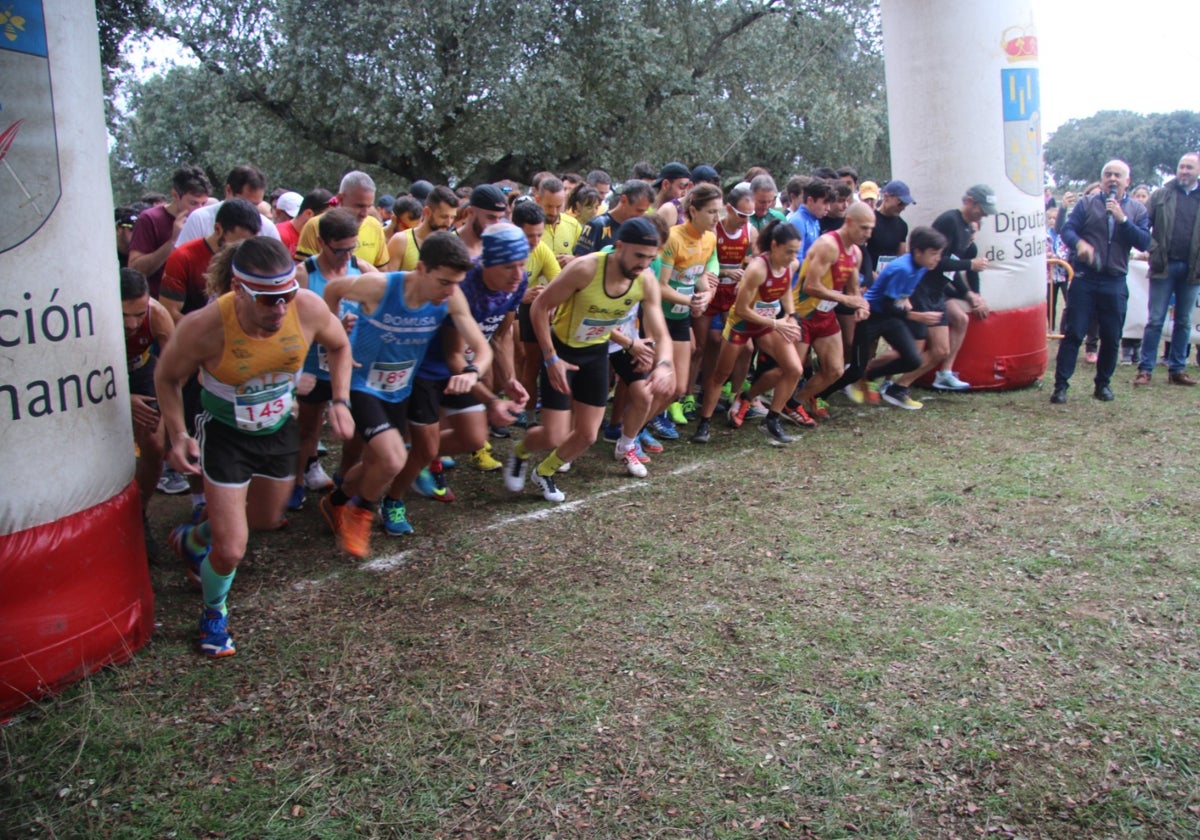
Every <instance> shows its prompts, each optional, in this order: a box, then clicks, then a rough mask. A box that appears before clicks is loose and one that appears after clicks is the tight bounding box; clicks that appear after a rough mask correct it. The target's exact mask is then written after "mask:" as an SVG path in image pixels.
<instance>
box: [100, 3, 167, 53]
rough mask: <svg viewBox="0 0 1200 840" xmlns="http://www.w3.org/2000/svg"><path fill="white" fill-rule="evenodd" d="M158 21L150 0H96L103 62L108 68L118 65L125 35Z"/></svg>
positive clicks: (148, 26)
mask: <svg viewBox="0 0 1200 840" xmlns="http://www.w3.org/2000/svg"><path fill="white" fill-rule="evenodd" d="M156 22H157V16H156V14H155V11H154V8H153V6H151V4H150V0H96V26H97V29H98V30H99V32H98V34H99V36H100V63H101V64H103V65H104V67H105V69H106V70H111V69H114V68H116V67H117V66H119V65H120V63H121V45H122V44H123V43H124V42H125V39H126V38H129V37H132V36H136V35H140V34H142V33H144V32H147V31H149V30H150V29H152V28H153V27H154V25H155V23H156Z"/></svg>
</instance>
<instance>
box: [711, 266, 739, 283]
mask: <svg viewBox="0 0 1200 840" xmlns="http://www.w3.org/2000/svg"><path fill="white" fill-rule="evenodd" d="M739 268H741V266H740V265H723V266H721V274H720V276H719V277H717V282H718V283H720V284H721V285H722V286H736V285H737V279H736V278H734V277H730V276H729V275H728V274H727V273H726V272H729V271H737V270H738V269H739Z"/></svg>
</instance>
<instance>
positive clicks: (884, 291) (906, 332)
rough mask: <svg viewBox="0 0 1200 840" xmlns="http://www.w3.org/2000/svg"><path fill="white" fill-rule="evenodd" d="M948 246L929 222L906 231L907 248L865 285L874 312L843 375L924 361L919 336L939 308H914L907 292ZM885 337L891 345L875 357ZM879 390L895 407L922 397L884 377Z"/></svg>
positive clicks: (910, 405) (914, 404)
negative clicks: (930, 309)
mask: <svg viewBox="0 0 1200 840" xmlns="http://www.w3.org/2000/svg"><path fill="white" fill-rule="evenodd" d="M945 247H946V237H944V236H942V235H941V234H940V233H938V232H937V231H936V230H934V229H933V228H931V227H924V226H921V227H916V228H913V231H912V233H911V234H909V237H908V250H907V252H906V253H905V254H904V255H903V256H901V257H898V258H897V259H894V260H892V261H891V262H889V263H888V264H887V265H886V266H885V267H884V269H883V271H881V272H880V273H879V276H878V277H876V278H875V282H874V283H872V284H871V288H869V289H867V293H866V299H867V303H868V304H869V305H870V307H871V315H870V317H869V318H867V320H865V321H862V322H860V323H859V324H858V328H857V330H856V331H855V336H854V356H855V358H854V362H853V364H852V365H851V366H850V370H848V371H846V374H845V377H844V378H845V379H846V380H847V381H855V380H857V379H858V378H859V375H860V372H861V373H862V376H863V377H864V378H865V379H867V380H868V381H871V380H874V379H879V378H881V377H889V376H896V375H899V374H903V373H906V372H908V371H912V370H916V369H917V368H918V367H920V366H921V361H922V355H921V348H920V347H919V346H918V345H917V341H916V338H915V336H921V337H922V339H923V337H924V331H923V330H922V329H921V328H922V327H928V326H931V325H936V324H937V323H938V321H940V320H941V318H942V313H940V312H917V311H914V310H913V306H912V303H911V301H910V300H909V296H910V295H912V294H913V292H914V291H915V290H916V289H917V287H918V285H919V284H920V282H921V280H922V279H923V278H924V277H925V276H926V275H927V274H928V273H929V272H930V271H931V270H933V269H935V268H937V265H938V261H939V260H941V258H942V249H943V248H945ZM880 338H882V339H883V340H885V341H886V342H887V343H888V346H889V347H890V348H892V349H891V350H889V351H887V352H886V353H883V354H882V355H880V356H879V357H878V358H876V359H871V358H870V354H871V353H872V352H873V348H874V346H875V343H876V342H877V341H878V340H879V339H880ZM879 393H880V396H882V397H883V399H884V400H885V401H886V402H888V403H889V404H891V405H894V406H896V407H897V408H907V409H917V408H921V403H920V402H918V401H917V400H914V399H913V398H912V397H910V396H909V393H908V388H906V387H903V386H900V385H896V384H894V383H891V382H885V383H884V385H883V386H882V387H881V388H880V389H879Z"/></svg>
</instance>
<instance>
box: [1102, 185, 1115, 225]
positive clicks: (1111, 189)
mask: <svg viewBox="0 0 1200 840" xmlns="http://www.w3.org/2000/svg"><path fill="white" fill-rule="evenodd" d="M1108 199H1109V201H1116V200H1117V185H1116V184H1113V185H1112V186H1111V187H1109V188H1108ZM1105 212H1106V213H1108V217H1109V218H1110V219H1111V218H1112V211H1111V210H1106V211H1105Z"/></svg>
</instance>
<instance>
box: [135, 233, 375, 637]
mask: <svg viewBox="0 0 1200 840" xmlns="http://www.w3.org/2000/svg"><path fill="white" fill-rule="evenodd" d="M211 273H212V275H213V279H214V283H215V284H217V285H223V286H231V291H230V292H228V293H226V294H224V295H222V296H220V297H219V298H218V299H217V301H216V302H215V303H214V304H213V305H212V306H205V307H204V308H202V309H200V310H198V311H196V312H194V313H192V314H191V315H188V316H186V317H185V318H184V319H183V320H182V321H180V322H179V326H178V329H177V331H176V334H175V338H174V340H172V341H171V342H170V343H169V344H168V345H167V348H166V351H165V352H164V353H163V355H162V358H161V359H160V360H159V364H158V369H157V370H156V371H155V377H154V381H155V386H156V389H157V392H158V401H159V404H160V405H161V407H162V416H163V422H164V424H165V426H166V430H167V433H168V435H169V437H170V439H171V449H170V451H169V453H168V456H167V457H168V459H169V460H170V462H171V463H172V465H173V466H174V467H175V469H177V470H179V471H180V472H182V473H184V474H193V475H194V474H197V473H201V474H203V476H204V490H205V495H206V497H207V500H208V518H207V519H206V520H205V521H203V522H201V523H199V524H197V525H192V524H185V525H181V526H179V527H178V528H176V529H175V530H174V531H173V532H172V534H171V543H172V545H173V546H174V548H175V550H176V551H177V552H178V553H179V555H180V557H182V558H183V559H184V561H185V563H186V564H187V574H188V577H189V579H190V580H192V582H193V583H199V585H200V587H201V590H202V591H203V597H204V606H203V610H202V612H201V615H200V651H201V652H202V653H203V654H204V655H206V656H209V657H222V656H232V655H233V654H234V653H236V649H235V647H234V644H233V639H232V638H230V636H229V632H228V610H227V607H226V598H227V596H228V594H229V590H230V587H231V586H232V585H233V578H234V575H235V573H236V572H237V567H238V564H239V563H240V562H241V560H242V558H243V557H244V556H245V553H246V541H247V538H248V532H249V529H250V528H254V529H255V530H268V531H269V530H276V529H278V528H279V527H280V524H281V522H282V521H283V511H284V507H285V506H286V505H287V500H288V496H289V495H290V494H291V491H292V484H293V479H294V470H295V464H296V452H297V450H298V449H299V436H298V434H297V429H296V421H295V420H294V419H293V417H292V400H293V391H294V387H295V378H296V374H297V373H298V372H299V371H300V367H301V365H302V363H303V361H304V354H305V352H306V351H307V349H308V345H309V344H311V343H312V342H313V341H314V340H315V341H320V342H321V343H322V344H324V345H325V347H326V350H327V351H328V353H329V370H330V375H331V377H332V381H333V385H332V391H333V397H334V400H333V410H332V411H331V412H330V425H331V426H332V427H333V432H334V434H335V435H336V436H337V437H338V438H341V439H345V438H348V437H350V435H352V434H353V433H354V421H353V420H352V419H351V417H350V413H349V408H348V403H347V397H348V396H349V388H350V366H351V359H350V345H349V343H348V342H347V340H346V332H345V330H343V329H342V325H341V324H340V323H339V322H338V320H337V318H335V317H334V316H333V315H331V314H330V312H329V310H328V308H326V306H325V304H324V303H323V302H322V301H321V299H320V298H319V297H317V296H316V295H315V294H313V293H312V292H309V291H306V290H303V289H301V288H300V287H299V285H297V283H296V267H295V264H294V263H293V262H292V257H291V254H289V253H288V250H287V248H286V246H284V245H283V243H281V242H280V241H279V240H277V239H270V238H268V237H263V236H258V237H254V238H253V239H247V240H246V241H244V242H242V243H241V244H239V245H238V246H237V247H236V249H232V248H231V249H227V250H225V251H223V252H222V253H221V254H219V255H218V256H217V257H215V258H214V260H213V263H212V267H211ZM197 370H199V371H200V376H201V385H202V386H203V389H204V391H203V394H202V395H201V399H202V402H203V406H204V412H203V414H202V415H201V417H200V419H199V421H198V422H197V437H196V438H192V437H190V436H189V435H188V434H187V432H186V429H185V427H184V422H183V398H182V393H181V392H182V388H183V383H184V382H186V381H187V379H188V377H189V376H191V375H192V374H193V373H195V372H196V371H197Z"/></svg>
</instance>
